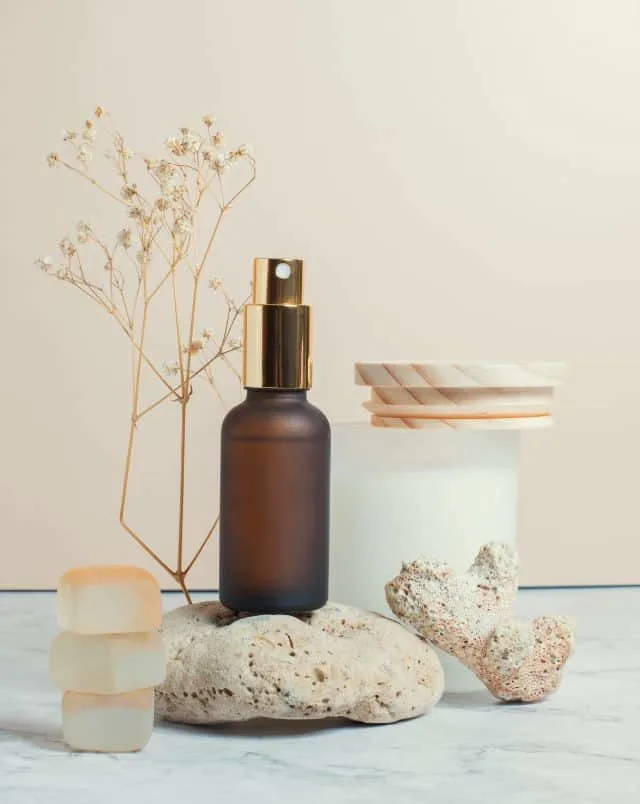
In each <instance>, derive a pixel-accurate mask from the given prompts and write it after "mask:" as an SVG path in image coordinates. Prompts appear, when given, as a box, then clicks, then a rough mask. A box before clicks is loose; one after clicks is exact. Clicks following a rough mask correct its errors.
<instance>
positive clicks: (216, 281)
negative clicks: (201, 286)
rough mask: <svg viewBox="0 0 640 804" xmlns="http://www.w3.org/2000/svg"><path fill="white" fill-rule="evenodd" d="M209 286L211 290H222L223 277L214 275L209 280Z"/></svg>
mask: <svg viewBox="0 0 640 804" xmlns="http://www.w3.org/2000/svg"><path fill="white" fill-rule="evenodd" d="M209 287H210V288H211V290H220V288H221V287H222V279H221V278H220V277H219V276H214V277H212V278H211V279H210V280H209Z"/></svg>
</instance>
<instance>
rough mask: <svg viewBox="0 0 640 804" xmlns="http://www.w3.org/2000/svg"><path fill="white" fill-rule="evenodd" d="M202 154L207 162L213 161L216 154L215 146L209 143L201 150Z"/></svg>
mask: <svg viewBox="0 0 640 804" xmlns="http://www.w3.org/2000/svg"><path fill="white" fill-rule="evenodd" d="M200 155H201V156H202V158H203V159H204V161H205V162H211V161H213V158H214V156H215V151H214V149H213V148H211V147H210V146H208V145H207V146H205V147H204V148H202V150H201V151H200Z"/></svg>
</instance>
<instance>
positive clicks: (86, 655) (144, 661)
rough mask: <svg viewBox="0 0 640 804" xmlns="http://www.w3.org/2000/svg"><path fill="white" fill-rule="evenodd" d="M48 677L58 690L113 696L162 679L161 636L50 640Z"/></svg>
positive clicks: (77, 636) (78, 636) (69, 633)
mask: <svg viewBox="0 0 640 804" xmlns="http://www.w3.org/2000/svg"><path fill="white" fill-rule="evenodd" d="M50 668H51V678H52V679H53V682H54V684H55V685H56V686H57V687H58V688H59V689H61V690H74V691H75V692H93V693H97V694H100V695H113V694H116V693H121V692H130V691H131V690H138V689H142V688H144V687H154V686H155V685H156V684H160V683H162V681H164V674H165V656H164V646H163V643H162V637H161V636H160V634H158V633H157V632H155V631H151V632H147V633H141V634H75V633H73V632H72V631H63V632H62V633H61V634H58V636H57V637H56V638H55V639H54V640H53V643H52V645H51V655H50Z"/></svg>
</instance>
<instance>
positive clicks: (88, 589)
mask: <svg viewBox="0 0 640 804" xmlns="http://www.w3.org/2000/svg"><path fill="white" fill-rule="evenodd" d="M161 620H162V603H161V599H160V587H159V586H158V584H157V582H156V580H155V578H154V577H153V575H151V574H150V573H148V572H147V571H146V570H143V569H140V567H130V566H103V567H79V568H76V569H72V570H69V571H68V572H66V573H65V574H64V575H63V576H62V578H61V579H60V582H59V584H58V622H59V623H60V626H61V627H62V628H65V629H66V630H68V631H75V632H77V633H80V634H123V633H131V632H136V631H155V630H156V629H157V628H159V627H160V622H161Z"/></svg>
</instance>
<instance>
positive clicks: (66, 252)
mask: <svg viewBox="0 0 640 804" xmlns="http://www.w3.org/2000/svg"><path fill="white" fill-rule="evenodd" d="M58 246H59V248H60V251H61V252H62V254H63V256H65V257H73V255H74V254H75V253H76V251H77V248H76V247H75V245H74V244H73V242H72V241H71V239H70V238H68V237H63V238H62V240H61V241H60V243H59V244H58Z"/></svg>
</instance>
